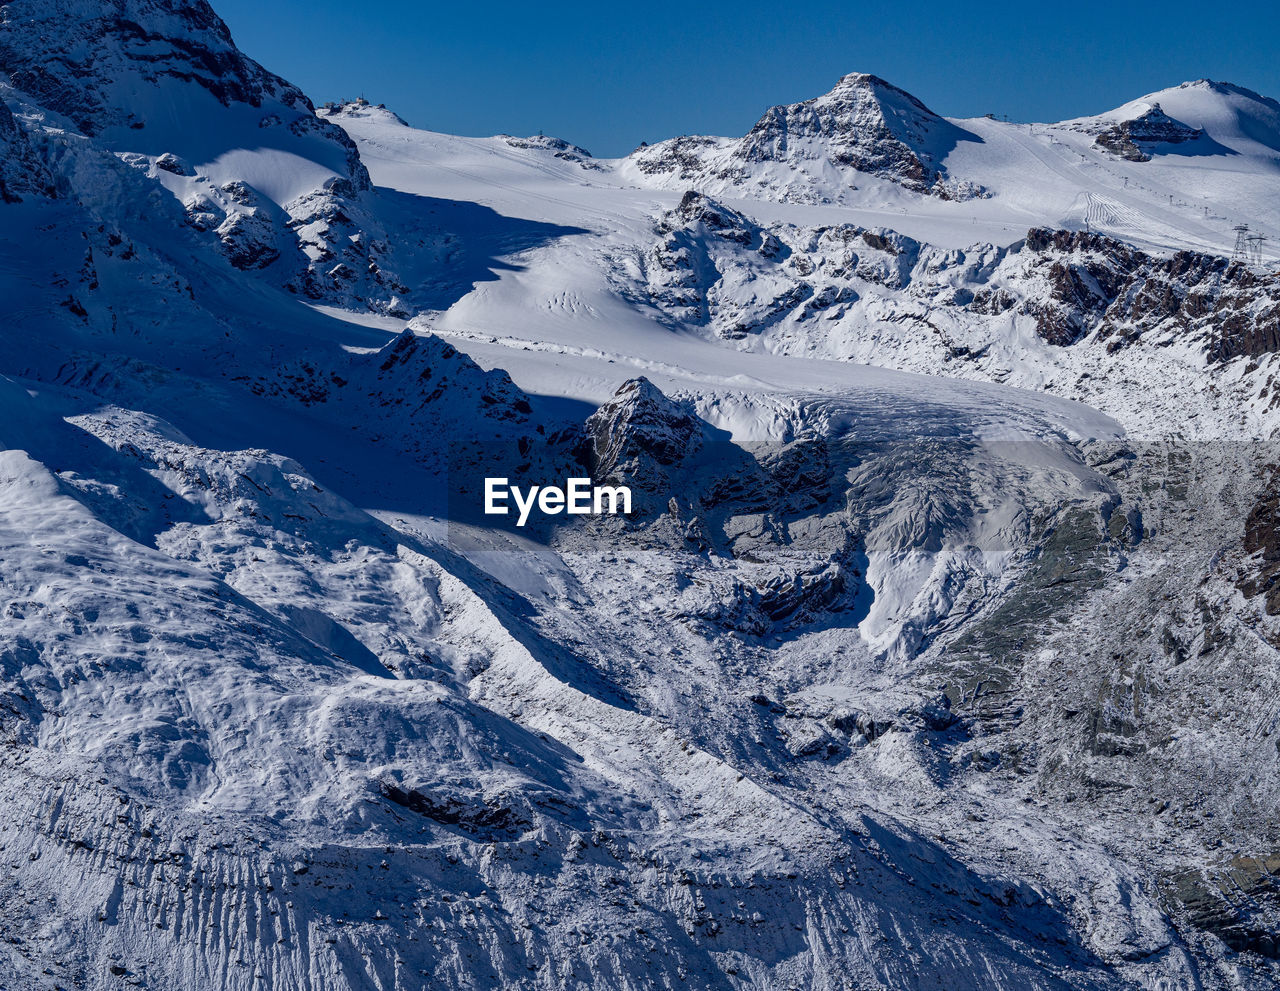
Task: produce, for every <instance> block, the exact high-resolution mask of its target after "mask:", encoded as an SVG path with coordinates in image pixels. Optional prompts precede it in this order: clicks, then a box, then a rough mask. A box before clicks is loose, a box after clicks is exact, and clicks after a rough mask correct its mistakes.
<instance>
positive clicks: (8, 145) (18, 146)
mask: <svg viewBox="0 0 1280 991" xmlns="http://www.w3.org/2000/svg"><path fill="white" fill-rule="evenodd" d="M54 192H55V190H54V184H53V176H52V175H50V173H49V170H48V169H47V168H45V165H44V162H42V161H41V160H40V157H39V155H37V154H36V152H35V149H33V148H32V147H31V141H30V139H29V138H28V137H27V132H26V131H24V130H23V129H22V128H20V127H19V126H18V123H17V121H15V120H14V119H13V114H12V113H10V111H9V108H8V107H7V106H6V105H4V104H3V103H0V202H4V203H21V202H22V197H23V196H24V195H28V196H44V197H48V196H52V195H54Z"/></svg>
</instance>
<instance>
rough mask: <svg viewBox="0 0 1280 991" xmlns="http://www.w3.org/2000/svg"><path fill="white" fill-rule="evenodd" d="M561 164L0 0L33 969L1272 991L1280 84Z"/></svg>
mask: <svg viewBox="0 0 1280 991" xmlns="http://www.w3.org/2000/svg"><path fill="white" fill-rule="evenodd" d="M566 138H567V139H568V140H565V139H560V138H552V137H548V136H542V135H539V136H538V137H528V138H524V137H518V136H511V135H499V136H495V137H492V138H464V137H455V136H451V135H445V134H439V133H435V132H432V131H429V130H419V129H416V128H414V127H411V126H410V125H409V124H408V123H406V122H405V121H404V120H403V119H402V118H400V117H399V116H397V115H396V114H395V113H394V112H393V111H392V110H389V109H387V108H386V107H380V106H375V105H371V104H369V103H366V102H365V101H363V100H361V101H357V102H354V103H331V104H325V105H323V106H320V107H318V108H317V107H316V106H315V105H314V104H313V103H312V102H311V100H310V99H308V97H307V96H306V95H304V94H303V93H302V92H301V91H300V90H298V89H297V88H296V87H294V86H292V85H291V84H290V83H288V82H287V81H285V80H283V79H281V78H279V77H278V76H276V75H274V74H273V73H272V72H270V70H269V69H267V68H264V67H262V66H260V65H258V64H257V63H255V62H253V61H252V60H250V59H248V58H247V57H246V56H244V55H243V54H242V53H241V52H240V51H239V50H238V49H237V48H236V46H235V43H234V40H233V39H232V37H231V35H230V33H229V32H228V31H227V29H226V27H225V25H224V24H223V23H222V22H221V21H220V20H219V19H218V17H217V14H216V13H215V12H214V10H213V9H212V8H211V7H210V6H209V5H208V4H206V3H204V2H203V0H194V2H192V0H187V2H184V0H110V2H107V3H93V4H90V3H86V2H71V3H66V2H61V3H54V2H52V0H8V2H0V306H2V307H3V311H2V316H3V320H2V321H0V327H2V328H3V333H0V614H2V615H3V622H2V623H0V741H2V742H0V937H2V938H0V987H3V988H5V989H10V991H36V989H40V991H52V989H54V988H84V989H99V988H116V987H150V988H201V989H204V988H209V989H215V988H218V989H223V988H225V989H245V991H248V989H255V988H263V987H270V988H297V989H309V991H347V989H351V991H355V989H360V991H364V989H384V991H392V989H397V991H399V989H410V988H414V989H416V988H446V987H447V988H459V989H469V988H475V989H480V988H494V987H503V988H525V989H530V991H532V989H535V988H536V989H595V988H610V989H627V991H631V989H634V991H640V989H650V988H708V989H711V988H715V989H724V991H730V989H780V988H807V989H820V991H836V989H839V991H847V989H872V988H875V989H904V991H905V989H917V988H949V989H982V991H988V989H1005V991H1024V989H1033V988H1034V989H1070V988H1077V989H1099V988H1115V989H1122V988H1134V987H1141V988H1150V989H1164V991H1174V989H1183V988H1202V989H1212V991H1217V989H1222V991H1226V989H1232V991H1236V989H1268V988H1273V987H1275V986H1276V985H1277V983H1278V982H1280V899H1277V896H1276V890H1277V876H1278V875H1280V826H1278V823H1280V819H1278V818H1277V815H1276V809H1277V803H1278V802H1280V761H1278V759H1277V754H1278V753H1280V749H1278V748H1280V743H1277V740H1280V736H1278V735H1277V734H1278V733H1280V586H1278V585H1277V578H1278V576H1280V536H1278V533H1280V531H1278V525H1280V506H1278V505H1277V499H1276V494H1275V493H1276V490H1277V489H1276V487H1277V485H1278V484H1280V479H1278V477H1277V467H1276V466H1277V464H1280V457H1277V451H1276V449H1275V445H1276V443H1277V442H1278V441H1280V438H1278V437H1277V428H1280V382H1278V380H1277V374H1278V372H1280V358H1277V355H1278V354H1280V275H1278V274H1277V269H1278V268H1280V263H1278V262H1277V260H1276V257H1277V256H1276V251H1275V245H1276V244H1277V243H1280V196H1278V195H1277V191H1280V104H1277V103H1276V101H1274V100H1272V99H1270V98H1267V97H1264V96H1261V95H1259V94H1256V93H1253V92H1250V91H1249V90H1246V89H1243V88H1241V87H1239V86H1235V85H1232V84H1228V83H1222V82H1209V81H1205V80H1201V81H1197V82H1189V83H1185V84H1183V85H1181V86H1175V87H1173V88H1171V89H1167V90H1163V91H1161V92H1159V93H1154V94H1150V95H1147V96H1144V97H1141V98H1140V99H1138V100H1135V101H1133V102H1131V103H1128V104H1126V105H1124V106H1122V107H1119V108H1117V109H1116V110H1114V111H1110V112H1108V113H1104V114H1100V115H1097V116H1093V117H1082V118H1079V119H1076V120H1070V121H1064V122H1061V123H1049V124H1041V123H1036V124H1015V123H1010V122H1007V121H1002V120H998V119H995V118H980V119H974V120H950V119H945V118H942V117H940V116H939V115H937V114H935V113H934V112H933V111H931V110H930V109H929V108H928V106H927V105H926V104H925V103H924V102H921V100H919V99H917V98H916V97H915V96H912V95H910V94H907V93H905V92H903V91H902V90H900V89H898V88H897V87H895V86H893V85H892V84H891V83H890V82H887V81H885V80H882V79H879V78H877V77H875V76H869V75H865V74H861V73H856V72H855V73H850V74H849V75H846V76H845V77H843V78H842V79H840V80H838V81H836V83H835V85H834V87H833V89H832V90H831V92H829V93H827V94H823V95H819V96H816V97H815V98H814V99H812V100H808V101H804V102H801V103H798V104H793V105H789V106H779V107H774V108H771V109H763V112H762V115H761V118H760V120H759V122H758V123H757V124H756V125H755V126H754V127H753V128H752V129H751V130H750V131H749V132H748V133H747V134H746V135H743V136H741V137H720V136H696V135H695V136H676V137H672V138H670V139H668V140H665V141H662V142H658V143H656V144H654V145H652V146H645V147H641V148H639V149H637V150H636V151H635V152H634V153H633V154H631V155H629V156H627V157H625V158H622V159H616V160H605V159H596V158H594V157H592V156H591V155H590V153H589V152H587V151H586V150H585V149H583V148H581V147H579V146H577V145H575V144H573V143H572V141H571V139H572V135H568V136H566ZM1238 224H1248V225H1249V227H1250V230H1251V232H1256V233H1257V234H1260V235H1264V236H1267V237H1270V238H1272V239H1273V240H1269V241H1264V242H1261V245H1262V258H1261V261H1260V262H1258V261H1257V260H1256V259H1255V260H1253V261H1250V262H1242V261H1239V260H1233V259H1232V258H1231V257H1230V256H1231V254H1232V248H1233V245H1234V241H1235V233H1234V231H1233V228H1234V227H1235V226H1236V225H1238ZM499 473H500V474H503V475H510V476H512V479H513V481H514V482H516V483H518V484H522V485H523V484H527V483H528V484H541V483H545V482H547V481H548V480H550V479H564V478H567V477H573V476H581V475H591V476H592V477H593V478H595V479H597V480H602V481H611V482H614V483H620V482H625V483H626V484H628V485H629V486H630V487H631V489H632V491H633V493H634V495H635V506H634V511H633V512H632V514H631V515H630V516H629V517H610V516H602V517H599V518H585V519H577V518H575V519H574V520H572V521H570V522H566V520H565V518H564V517H560V518H557V519H551V520H541V521H538V522H536V523H535V524H533V525H531V526H529V527H526V528H519V527H515V526H513V525H499V524H498V523H495V522H494V520H493V519H492V518H490V517H486V516H485V515H483V514H482V513H481V512H480V511H479V510H478V502H477V499H478V496H477V488H476V486H475V482H476V480H477V479H478V478H480V477H481V476H484V475H493V474H499ZM506 522H507V523H509V522H510V521H506Z"/></svg>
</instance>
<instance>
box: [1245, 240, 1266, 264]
mask: <svg viewBox="0 0 1280 991" xmlns="http://www.w3.org/2000/svg"><path fill="white" fill-rule="evenodd" d="M1266 239H1267V238H1266V236H1265V235H1263V234H1254V235H1253V236H1251V237H1250V238H1249V264H1250V265H1259V266H1260V265H1262V244H1263V242H1264V241H1266Z"/></svg>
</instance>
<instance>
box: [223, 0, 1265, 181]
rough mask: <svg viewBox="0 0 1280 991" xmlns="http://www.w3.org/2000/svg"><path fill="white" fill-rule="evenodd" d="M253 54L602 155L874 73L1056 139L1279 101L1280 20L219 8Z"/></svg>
mask: <svg viewBox="0 0 1280 991" xmlns="http://www.w3.org/2000/svg"><path fill="white" fill-rule="evenodd" d="M212 3H213V5H214V7H215V9H216V10H217V11H218V12H219V13H220V14H221V15H222V16H223V18H224V19H225V20H226V21H227V23H228V24H229V25H230V26H231V30H232V33H233V34H234V35H235V38H236V40H237V42H238V43H239V45H240V47H241V48H242V49H243V50H245V51H246V52H248V53H249V54H250V55H251V56H253V57H254V58H256V59H257V60H258V61H260V62H262V63H264V64H265V65H266V66H267V67H268V68H270V69H272V70H274V71H275V72H278V73H279V74H281V75H283V76H285V77H286V78H287V79H289V80H291V81H292V82H294V83H296V84H298V85H299V86H301V87H302V88H303V89H304V90H306V92H307V93H308V95H309V96H311V98H312V99H313V100H315V101H316V102H317V103H322V102H324V101H325V100H330V99H338V98H341V97H352V96H358V95H360V94H361V93H363V94H364V95H365V96H366V97H368V99H370V100H371V101H373V102H375V103H386V104H387V105H388V106H389V107H391V108H392V109H394V110H396V111H397V112H398V113H399V114H400V115H401V116H402V117H405V118H406V119H407V120H408V121H409V122H410V123H411V124H413V125H414V126H415V127H423V128H428V129H431V130H437V131H448V132H450V133H454V134H466V135H488V134H496V133H499V132H506V133H512V134H536V133H537V132H538V131H539V130H542V131H545V132H546V133H547V134H554V135H557V136H559V137H563V138H566V139H568V140H570V141H574V142H576V143H578V144H581V145H583V146H584V147H586V148H588V149H590V150H591V151H592V152H594V153H595V154H596V155H598V156H613V155H621V154H625V153H626V152H628V151H630V150H631V149H632V148H634V147H635V146H636V145H637V144H639V142H641V141H649V142H653V141H656V140H660V139H662V138H666V137H671V136H673V135H676V134H691V133H701V134H728V135H738V134H742V133H743V132H745V131H746V130H747V128H749V127H750V126H751V124H753V123H754V122H755V120H756V119H757V118H758V117H759V116H760V113H761V112H762V111H763V110H764V109H766V108H767V107H769V106H771V105H773V104H777V103H792V102H795V101H798V100H803V99H807V98H809V97H811V96H817V95H818V94H820V93H823V92H825V91H826V90H828V89H830V88H831V86H832V84H833V83H834V82H835V81H836V80H837V79H838V78H839V77H840V76H841V75H843V74H844V73H846V72H851V71H859V72H873V73H875V74H876V75H879V76H883V77H884V78H886V79H888V80H889V81H890V82H892V83H895V84H896V85H898V86H901V87H902V88H903V89H906V90H908V91H909V92H911V93H914V94H915V95H916V96H917V97H919V98H920V99H921V100H923V101H924V103H925V104H926V105H928V106H929V107H931V108H933V109H934V110H936V111H937V112H938V113H941V114H944V115H947V116H954V117H971V116H977V115H980V114H984V113H1001V114H1008V115H1009V116H1010V117H1012V118H1013V119H1015V120H1060V119H1063V118H1066V117H1075V116H1080V115H1082V114H1088V113H1097V112H1099V111H1102V110H1105V109H1109V108H1110V107H1113V106H1117V105H1118V104H1121V103H1124V102H1126V101H1127V100H1130V99H1133V98H1134V97H1137V96H1141V95H1142V94H1144V93H1148V92H1151V91H1152V90H1156V89H1162V88H1164V87H1165V86H1171V85H1174V84H1176V83H1179V82H1183V81H1185V80H1188V79H1198V78H1203V77H1207V78H1210V79H1219V80H1227V81H1230V82H1234V83H1238V84H1240V85H1242V86H1247V87H1249V88H1251V89H1255V90H1258V91H1260V92H1262V93H1264V94H1266V95H1268V96H1274V97H1277V98H1280V56H1278V53H1280V4H1277V3H1274V2H1273V3H1258V2H1251V0H1250V2H1243V3H1235V4H1229V3H1205V2H1202V3H1188V2H1183V0H1170V2H1167V3H1124V2H1110V3H1096V2H1092V0H1085V2H1070V0H1068V2H1067V3H1064V4H1061V5H1059V4H1046V3H1044V2H1043V0H1041V2H1037V0H1025V2H1023V3H1018V4H1010V3H987V4H982V5H979V4H970V3H966V2H963V0H953V2H950V3H933V2H928V0H914V2H900V3H893V2H890V0H883V2H880V3H875V4H860V3H843V4H842V3H831V2H824V0H810V2H808V3H802V4H797V5H795V6H791V5H787V4H778V3H763V2H759V0H738V2H734V3H723V2H703V3H699V2H698V0H686V2H682V3H671V2H667V0H649V2H640V3H634V2H633V3H627V2H625V0H624V2H619V0H597V2H594V3H578V2H575V3H554V2H546V3H539V2H537V0H530V2H526V3H505V2H502V3H489V4H484V3H471V4H467V3H450V4H442V3H437V2H432V0H426V2H423V0H386V2H381V3H377V2H375V3H367V4H364V5H358V4H354V3H351V2H350V0H212Z"/></svg>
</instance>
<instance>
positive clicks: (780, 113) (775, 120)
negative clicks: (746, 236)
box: [742, 72, 973, 193]
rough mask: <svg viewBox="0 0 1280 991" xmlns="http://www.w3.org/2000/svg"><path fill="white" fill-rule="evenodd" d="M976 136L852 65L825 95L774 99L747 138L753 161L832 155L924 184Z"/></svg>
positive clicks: (935, 179)
mask: <svg viewBox="0 0 1280 991" xmlns="http://www.w3.org/2000/svg"><path fill="white" fill-rule="evenodd" d="M966 139H969V140H973V136H972V135H970V134H968V133H967V132H966V131H964V130H962V129H961V128H959V127H957V126H956V125H954V124H952V123H951V122H950V121H948V120H945V119H944V118H942V117H939V116H938V115H937V114H935V113H934V112H933V111H932V110H930V109H929V108H928V107H926V106H925V105H924V104H923V103H922V102H921V101H920V100H918V99H916V98H915V97H914V96H912V95H911V94H910V93H908V92H906V91H905V90H902V89H899V88H898V87H897V86H894V85H892V84H891V83H888V82H886V81H885V80H883V79H881V78H880V77H879V76H873V75H870V74H868V73H863V72H851V73H848V74H847V75H844V76H842V77H841V78H840V80H839V82H838V83H836V85H835V87H834V88H833V89H832V90H831V91H830V92H828V93H825V94H823V95H822V96H819V97H815V98H813V99H811V100H805V101H803V102H801V103H793V104H789V105H784V106H776V107H771V108H770V109H769V110H767V111H766V112H765V114H764V116H762V117H761V118H760V120H759V121H758V122H757V123H756V125H755V126H754V127H753V128H752V129H751V130H750V131H749V132H748V133H747V136H746V137H745V138H744V139H743V149H742V154H743V157H744V158H745V159H746V160H747V161H749V162H766V161H774V162H777V161H788V160H794V159H814V158H828V159H829V160H830V161H831V162H833V163H834V164H836V165H843V166H848V167H850V168H853V169H855V170H857V171H859V172H865V173H870V174H872V175H879V176H881V177H883V178H886V179H890V180H892V181H893V182H896V183H898V184H900V185H902V186H905V187H907V188H908V189H912V190H914V191H916V192H922V193H924V192H932V191H934V189H935V187H938V185H939V183H940V181H941V180H942V179H943V178H944V174H945V169H944V167H943V164H942V163H943V160H944V159H945V158H946V157H947V155H948V153H949V152H950V151H951V149H952V148H954V147H955V146H956V144H957V143H958V142H960V141H962V140H966Z"/></svg>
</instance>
